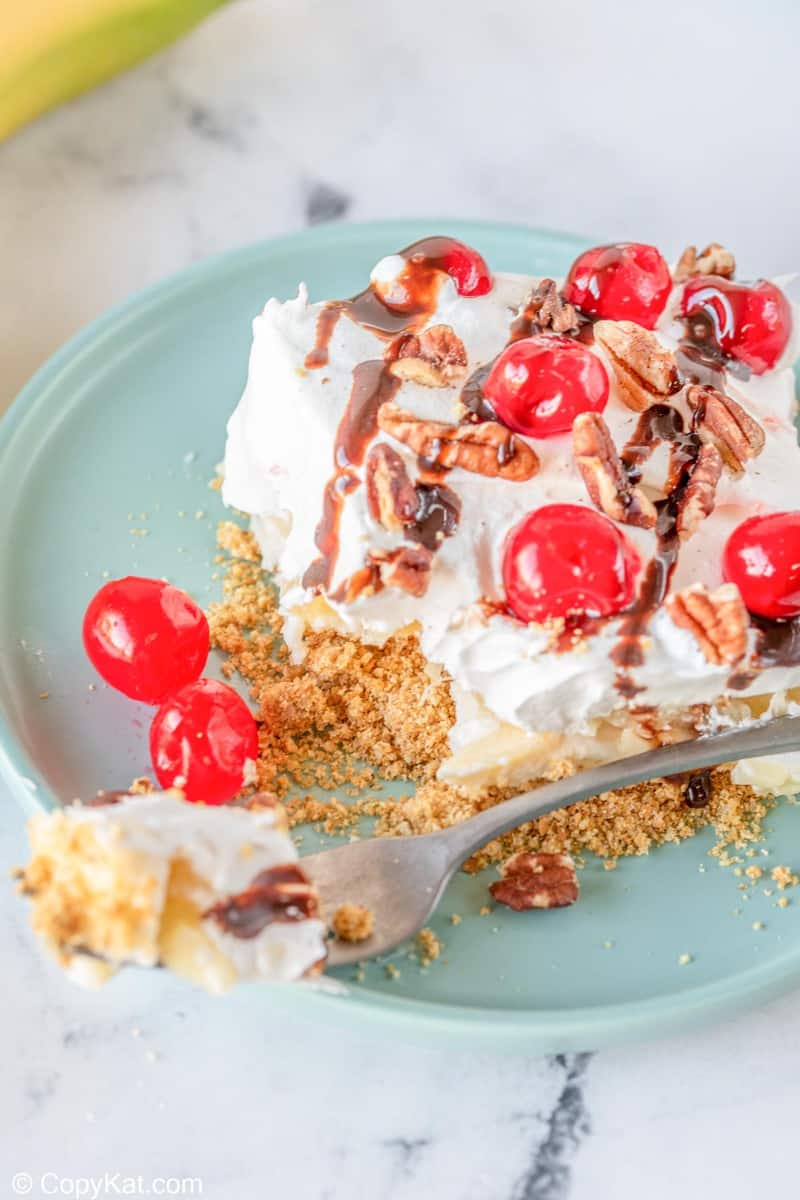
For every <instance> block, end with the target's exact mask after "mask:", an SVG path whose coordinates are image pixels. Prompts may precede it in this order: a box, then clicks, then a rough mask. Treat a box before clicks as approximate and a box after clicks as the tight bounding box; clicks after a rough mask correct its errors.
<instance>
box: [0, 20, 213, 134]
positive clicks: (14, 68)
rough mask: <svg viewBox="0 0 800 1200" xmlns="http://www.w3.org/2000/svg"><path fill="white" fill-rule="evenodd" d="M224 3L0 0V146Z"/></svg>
mask: <svg viewBox="0 0 800 1200" xmlns="http://www.w3.org/2000/svg"><path fill="white" fill-rule="evenodd" d="M224 3H226V0H0V140H2V138H4V137H8V135H9V134H10V133H13V132H14V130H15V129H17V128H18V127H19V126H20V125H23V124H24V123H25V122H26V121H30V120H31V119H32V118H33V117H36V116H38V115H39V113H42V112H44V111H45V110H46V109H48V108H52V107H53V105H55V104H60V103H61V101H62V100H68V99H69V98H70V97H71V96H77V95H78V94H79V93H80V92H83V91H86V90H87V89H88V88H90V87H93V86H94V85H95V84H96V83H100V82H101V81H102V80H103V79H108V78H109V76H111V75H115V74H116V73H117V72H118V71H124V70H125V69H126V68H127V67H130V66H133V64H134V63H136V62H139V60H140V59H142V58H146V57H147V55H148V54H152V53H153V52H154V51H156V50H158V49H160V48H161V47H162V46H165V45H166V44H167V43H168V42H171V41H173V40H174V39H175V38H177V37H180V35H181V34H182V33H184V32H185V31H186V30H187V29H190V28H191V27H192V26H193V25H196V24H197V22H198V21H201V20H202V19H203V17H205V16H207V15H208V13H210V12H212V11H213V9H215V8H219V7H221V5H222V4H224Z"/></svg>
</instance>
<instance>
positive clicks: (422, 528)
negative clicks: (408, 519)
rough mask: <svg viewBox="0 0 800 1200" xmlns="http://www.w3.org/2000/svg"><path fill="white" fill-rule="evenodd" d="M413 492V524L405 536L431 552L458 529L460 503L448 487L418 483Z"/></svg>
mask: <svg viewBox="0 0 800 1200" xmlns="http://www.w3.org/2000/svg"><path fill="white" fill-rule="evenodd" d="M416 491H417V511H416V513H415V514H414V524H413V525H410V526H408V528H407V529H406V533H407V535H408V536H409V537H410V538H412V539H413V541H415V542H419V543H420V544H421V545H422V546H424V547H425V549H426V550H432V551H434V552H435V551H436V550H438V549H439V547H440V545H441V544H442V541H443V540H444V539H445V538H447V537H451V536H452V535H453V534H454V533H455V531H456V529H457V528H458V522H459V518H460V517H461V501H460V500H459V498H458V496H457V495H456V493H455V492H454V491H453V490H452V488H449V487H447V485H446V484H443V483H418V484H417V487H416Z"/></svg>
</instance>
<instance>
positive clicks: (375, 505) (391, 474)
mask: <svg viewBox="0 0 800 1200" xmlns="http://www.w3.org/2000/svg"><path fill="white" fill-rule="evenodd" d="M364 473H365V478H366V485H367V507H368V508H369V511H370V516H372V517H373V518H374V519H375V520H376V521H377V522H378V523H379V524H380V525H382V526H383V528H384V529H389V530H391V531H392V532H397V531H398V530H400V529H403V528H404V527H405V526H406V525H411V524H412V523H413V521H414V514H415V512H416V510H417V493H416V489H415V487H414V484H413V483H412V482H411V480H410V478H409V475H408V471H407V470H406V465H405V463H404V462H403V460H402V458H401V457H400V455H399V454H398V453H397V451H396V450H393V449H392V447H391V446H388V445H387V444H386V442H376V443H375V445H373V446H372V448H371V449H370V452H369V454H368V455H367V461H366V464H365V468H364Z"/></svg>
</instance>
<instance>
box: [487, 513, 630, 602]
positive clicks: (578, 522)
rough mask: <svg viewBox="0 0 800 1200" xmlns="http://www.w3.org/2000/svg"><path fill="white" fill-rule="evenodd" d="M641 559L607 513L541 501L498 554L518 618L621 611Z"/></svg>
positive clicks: (504, 580) (507, 589) (508, 600)
mask: <svg viewBox="0 0 800 1200" xmlns="http://www.w3.org/2000/svg"><path fill="white" fill-rule="evenodd" d="M640 567H641V561H640V559H639V555H638V554H637V553H636V550H635V549H634V548H633V546H632V545H631V544H630V542H628V541H627V539H626V538H625V537H624V536H623V535H622V534H621V533H620V531H619V529H617V527H616V525H614V524H613V523H612V522H611V521H609V519H608V517H604V516H602V515H601V514H600V513H596V512H594V511H593V510H592V509H591V508H584V507H583V506H582V505H579V504H546V505H545V506H544V507H543V508H537V509H536V511H535V512H532V513H529V514H528V516H527V517H524V518H523V520H522V521H520V523H519V525H517V526H516V528H515V529H513V530H512V531H511V534H510V536H509V538H508V542H507V543H506V549H505V556H504V559H503V582H504V584H505V589H506V600H507V602H508V606H509V608H510V609H511V611H512V612H513V613H514V614H515V616H517V617H519V619H520V621H546V620H547V619H548V617H569V616H574V615H578V614H580V615H584V614H585V615H587V616H593V617H607V616H610V615H611V614H612V613H616V612H620V610H621V609H623V608H625V607H626V606H627V605H628V604H630V602H631V600H632V599H633V596H634V590H635V584H636V578H637V576H638V574H639V570H640Z"/></svg>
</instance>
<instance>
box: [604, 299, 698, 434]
mask: <svg viewBox="0 0 800 1200" xmlns="http://www.w3.org/2000/svg"><path fill="white" fill-rule="evenodd" d="M594 337H595V341H596V342H598V343H599V344H600V345H601V346H602V347H603V349H604V350H605V352H606V354H607V355H608V357H609V358H610V359H611V366H612V367H613V369H614V376H615V378H616V381H617V386H618V388H619V391H620V395H621V397H622V399H623V401H624V402H625V404H627V406H628V408H631V409H633V411H634V412H644V410H645V409H646V408H649V407H650V405H651V404H656V403H659V402H660V401H663V400H665V399H666V398H667V397H668V396H672V395H673V394H674V393H675V392H678V391H680V388H681V382H680V378H679V376H678V366H677V363H676V362H675V355H674V354H673V353H672V352H671V351H670V350H665V349H664V347H663V346H662V345H661V343H660V342H659V340H658V338H657V337H656V336H655V334H653V333H650V331H649V330H648V329H642V327H641V325H635V324H634V323H633V321H597V322H596V324H595V327H594Z"/></svg>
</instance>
